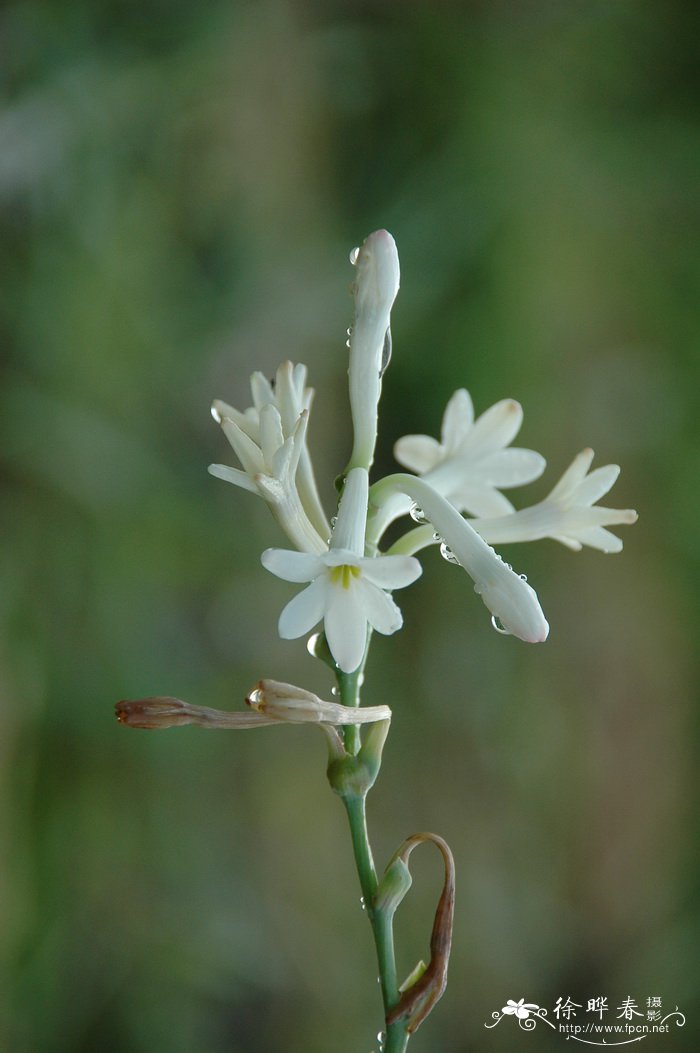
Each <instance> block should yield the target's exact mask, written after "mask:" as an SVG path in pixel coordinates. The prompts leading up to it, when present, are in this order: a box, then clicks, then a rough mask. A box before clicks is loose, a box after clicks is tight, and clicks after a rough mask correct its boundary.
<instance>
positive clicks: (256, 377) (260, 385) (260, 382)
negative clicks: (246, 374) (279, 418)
mask: <svg viewBox="0 0 700 1053" xmlns="http://www.w3.org/2000/svg"><path fill="white" fill-rule="evenodd" d="M250 390H251V392H252V395H253V405H254V406H255V408H256V409H261V408H262V407H263V406H265V405H266V404H267V403H268V402H272V403H273V404H274V402H275V393H274V391H273V390H272V384H271V383H270V381H269V380H268V379H267V377H266V376H265V374H264V373H260V372H258V371H256V372H255V373H253V375H252V377H251V378H250Z"/></svg>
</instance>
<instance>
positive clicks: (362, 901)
mask: <svg viewBox="0 0 700 1053" xmlns="http://www.w3.org/2000/svg"><path fill="white" fill-rule="evenodd" d="M360 906H361V907H362V909H363V910H366V907H365V897H364V896H360Z"/></svg>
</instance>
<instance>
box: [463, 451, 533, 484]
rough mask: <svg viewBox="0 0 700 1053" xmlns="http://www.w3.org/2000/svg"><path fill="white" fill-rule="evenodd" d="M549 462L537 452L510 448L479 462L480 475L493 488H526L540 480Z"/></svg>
mask: <svg viewBox="0 0 700 1053" xmlns="http://www.w3.org/2000/svg"><path fill="white" fill-rule="evenodd" d="M546 466H547V462H546V461H545V459H544V457H543V456H542V455H541V454H539V453H536V452H535V450H523V449H520V448H519V447H510V448H509V449H507V450H497V451H496V453H492V454H489V455H488V456H487V457H485V458H484V459H483V460H482V461H480V462H479V474H480V475H481V476H482V477H483V478H484V479H488V481H489V483H490V484H491V486H499V487H501V486H503V487H508V486H525V484H526V483H531V482H532V481H533V480H534V479H539V477H540V476H541V475H542V472H543V471H544V470H545V468H546Z"/></svg>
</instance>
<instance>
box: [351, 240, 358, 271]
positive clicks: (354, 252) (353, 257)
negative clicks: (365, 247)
mask: <svg viewBox="0 0 700 1053" xmlns="http://www.w3.org/2000/svg"><path fill="white" fill-rule="evenodd" d="M359 255H360V246H359V245H356V246H355V248H354V249H352V250H351V252H350V257H349V258H350V262H351V263H352V265H353V267H354V266H355V264H356V263H357V257H358V256H359Z"/></svg>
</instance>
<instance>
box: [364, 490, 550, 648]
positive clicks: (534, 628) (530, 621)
mask: <svg viewBox="0 0 700 1053" xmlns="http://www.w3.org/2000/svg"><path fill="white" fill-rule="evenodd" d="M397 493H398V494H405V495H406V496H407V497H409V498H410V499H411V501H412V502H415V505H414V508H417V506H418V504H420V513H421V516H422V517H423V520H424V521H429V522H430V523H431V524H432V526H433V527H434V528H435V531H436V532H437V533H432V531H429V532H430V536H431V540H434V541H441V542H442V546H441V547H442V552H443V555H444V556H445V557H446V558H447V559H449V561H450V562H454V563H458V564H459V565H460V566H462V567H463V568H464V569H465V570H466V572H467V574H469V576H470V577H471V578H472V580H473V582H474V591H475V592H476V594H477V595H478V596H481V598H482V600H483V601H484V603H485V604H486V606H487V608H488V609H489V611H490V612H491V614H492V616H493V619H494V621H493V624H494V627H495V628H496V629H498V630H499V631H500V632H503V633H505V634H510V635H513V636H517V637H518V638H519V639H520V640H524V641H525V642H526V643H541V642H542V641H543V640H546V639H547V636H548V634H549V625H548V623H547V619H546V618H545V616H544V613H543V612H542V608H541V607H540V602H539V600H538V598H537V593H536V592H535V590H534V589H533V588H532V586H531V585H528V583H527V581H526V579H525V576H524V575H522V574H516V573H515V572H514V571H513V569H512V567H510V566H509V565H508V564H507V563H504V562H503V560H502V559H501V557H500V556H499V555H497V553H496V552H494V550H493V549H492V548H491V546H490V545H489V544H487V543H486V541H484V539H483V538H482V537H480V536H479V534H477V532H476V530H475V529H474V527H473V526H472V525H471V524H470V523H469V522H468V521H467V520H466V519H464V518H463V516H462V515H460V513H459V512H458V511H457V509H456V508H455V507H454V506H453V505H452V504H450V502H449V501H447V500H446V498H444V497H443V496H442V494H439V493H438V492H437V491H436V490H434V489H433V488H432V486H429V485H428V483H426V482H425V480H424V479H416V478H415V476H412V475H390V476H387V478H386V479H381V480H380V481H379V482H378V483H375V484H374V486H373V488H372V500H371V504H372V509H373V516H374V515H377V516H378V517H379V518H381V515H382V505H383V504H384V503H387V504H388V503H389V502H391V501H393V499H394V497H395V495H396V494H397ZM370 529H371V527H370ZM425 529H426V530H429V528H427V527H426V528H425ZM422 530H423V528H421V531H422ZM399 544H400V542H399ZM394 547H397V546H394Z"/></svg>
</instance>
